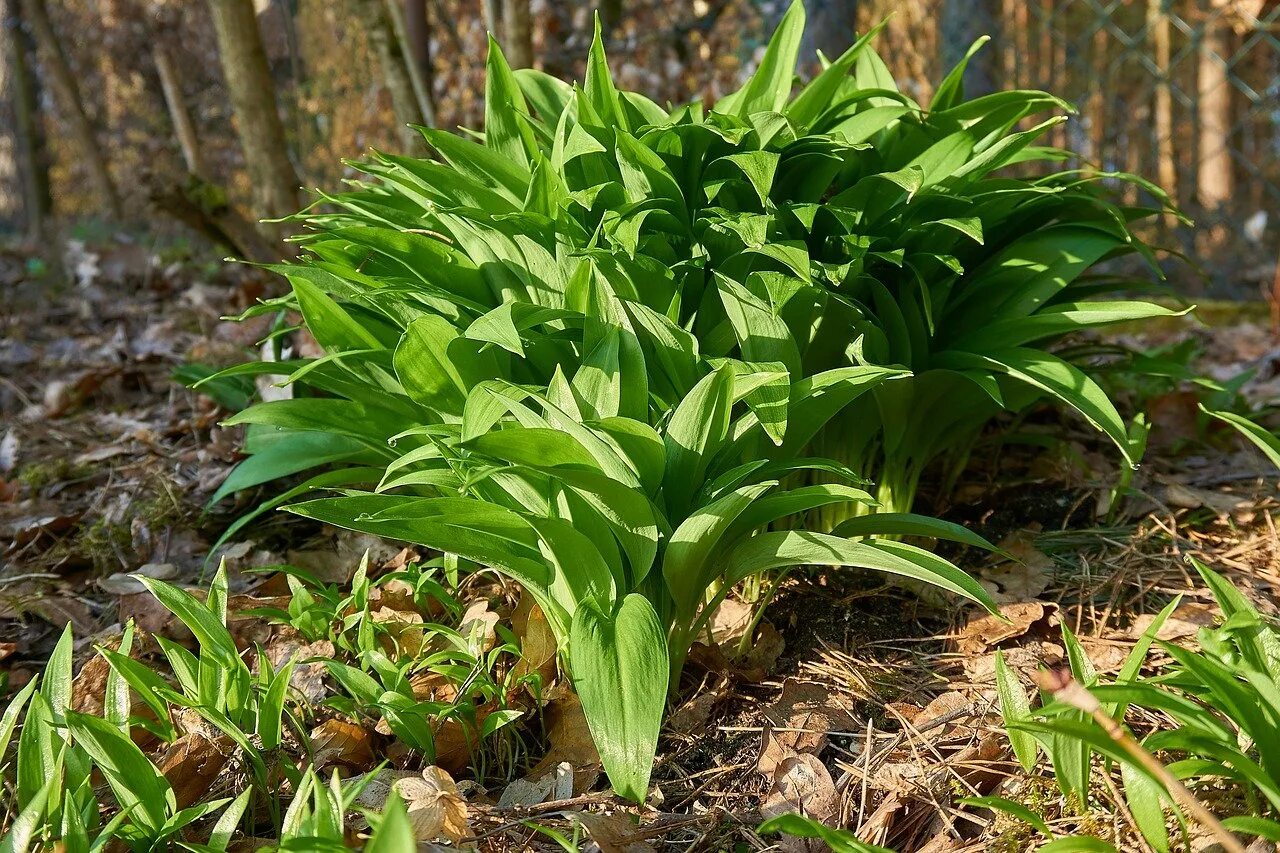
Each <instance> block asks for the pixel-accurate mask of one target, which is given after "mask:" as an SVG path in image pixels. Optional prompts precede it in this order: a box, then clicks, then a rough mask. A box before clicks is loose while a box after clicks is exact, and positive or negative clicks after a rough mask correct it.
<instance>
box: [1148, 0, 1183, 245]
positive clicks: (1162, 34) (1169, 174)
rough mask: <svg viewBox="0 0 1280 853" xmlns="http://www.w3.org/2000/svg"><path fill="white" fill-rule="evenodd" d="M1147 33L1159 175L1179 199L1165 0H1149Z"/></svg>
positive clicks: (1162, 181) (1170, 193)
mask: <svg viewBox="0 0 1280 853" xmlns="http://www.w3.org/2000/svg"><path fill="white" fill-rule="evenodd" d="M1147 35H1148V37H1149V38H1150V39H1151V53H1152V60H1153V61H1154V62H1155V64H1156V85H1155V103H1154V104H1153V105H1152V111H1153V113H1154V115H1153V121H1152V123H1151V124H1152V131H1153V132H1154V133H1155V136H1156V139H1155V143H1156V145H1155V148H1156V178H1157V180H1159V182H1160V186H1161V187H1162V188H1163V189H1164V190H1165V192H1167V193H1169V195H1170V197H1171V198H1173V199H1174V201H1177V198H1178V164H1177V160H1176V159H1174V158H1175V155H1174V153H1173V94H1172V92H1171V90H1170V88H1169V57H1170V52H1171V51H1170V47H1169V17H1168V15H1166V14H1165V11H1164V0H1147ZM1169 224H1172V222H1170V223H1169Z"/></svg>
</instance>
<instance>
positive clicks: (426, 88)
mask: <svg viewBox="0 0 1280 853" xmlns="http://www.w3.org/2000/svg"><path fill="white" fill-rule="evenodd" d="M402 2H403V0H385V3H386V8H387V20H389V21H390V22H391V34H392V36H394V45H395V52H396V53H397V54H398V55H399V59H400V64H401V65H403V66H404V69H405V73H406V74H407V75H408V77H409V83H410V85H411V87H412V90H413V98H414V100H415V101H416V102H417V104H418V113H419V115H420V116H421V121H420V122H419V124H423V125H426V126H427V127H434V126H435V123H436V106H435V103H434V102H433V101H432V99H431V84H430V82H429V78H428V77H427V76H426V75H424V74H423V73H422V66H421V64H419V63H418V61H417V59H416V58H415V56H414V53H413V48H412V46H411V45H412V42H411V41H410V40H409V25H408V24H407V23H405V18H404V7H403V6H402V5H401V3H402Z"/></svg>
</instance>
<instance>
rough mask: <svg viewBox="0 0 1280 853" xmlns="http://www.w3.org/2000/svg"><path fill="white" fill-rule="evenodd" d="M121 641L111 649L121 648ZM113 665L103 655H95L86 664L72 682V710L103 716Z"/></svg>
mask: <svg viewBox="0 0 1280 853" xmlns="http://www.w3.org/2000/svg"><path fill="white" fill-rule="evenodd" d="M119 645H120V644H119V641H117V642H116V643H114V644H113V645H112V646H111V648H113V649H115V648H119ZM110 674H111V664H109V663H107V659H106V658H104V657H103V656H102V655H94V656H93V657H91V658H89V659H88V660H87V661H85V662H84V666H82V667H80V672H79V673H77V674H76V677H75V680H74V681H72V682H71V710H73V711H75V712H76V713H79V714H92V715H94V716H96V717H100V716H102V708H103V702H104V701H105V697H106V694H107V676H108V675H110Z"/></svg>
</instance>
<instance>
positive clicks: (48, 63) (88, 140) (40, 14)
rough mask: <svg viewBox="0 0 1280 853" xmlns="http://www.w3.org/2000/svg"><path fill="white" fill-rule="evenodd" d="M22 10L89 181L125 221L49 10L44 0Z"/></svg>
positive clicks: (26, 3) (26, 2) (29, 1)
mask: <svg viewBox="0 0 1280 853" xmlns="http://www.w3.org/2000/svg"><path fill="white" fill-rule="evenodd" d="M22 10H23V13H24V14H25V16H26V20H27V24H28V25H29V26H30V27H31V32H32V35H33V36H34V37H35V41H36V44H37V46H38V47H39V51H40V58H41V62H42V64H43V67H44V69H45V71H46V72H47V73H48V75H49V83H50V85H51V86H52V88H53V91H54V94H55V95H56V96H57V98H58V100H59V101H60V102H61V106H62V109H63V110H64V111H65V112H66V120H67V126H68V129H69V130H70V131H71V139H72V142H73V144H74V145H75V147H76V149H77V151H78V153H79V155H80V158H81V160H82V161H83V163H84V165H85V168H86V169H88V170H89V178H90V180H92V181H93V184H94V189H95V190H97V192H98V195H99V197H100V200H101V203H102V208H103V210H104V212H105V213H107V214H108V215H109V216H111V218H113V219H116V220H119V219H121V218H123V211H122V209H121V205H120V194H119V193H118V192H117V191H116V185H115V182H114V181H112V179H111V172H110V170H109V169H108V167H107V158H106V156H105V155H104V154H103V148H102V146H100V145H99V144H98V141H97V138H96V137H95V135H94V132H93V125H92V124H91V123H90V121H89V116H88V114H87V113H86V112H85V109H84V102H83V101H82V100H81V99H80V85H79V83H78V81H77V80H76V77H75V74H73V73H72V71H71V66H70V65H69V64H68V63H67V57H66V55H65V54H63V52H62V45H61V43H60V42H59V41H58V36H57V34H56V33H55V32H54V31H53V24H52V22H51V21H50V20H49V10H48V9H47V8H45V5H44V0H23V3H22Z"/></svg>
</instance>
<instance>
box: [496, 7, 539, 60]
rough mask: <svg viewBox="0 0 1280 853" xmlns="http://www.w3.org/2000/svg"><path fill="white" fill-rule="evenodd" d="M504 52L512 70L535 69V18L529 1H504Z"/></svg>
mask: <svg viewBox="0 0 1280 853" xmlns="http://www.w3.org/2000/svg"><path fill="white" fill-rule="evenodd" d="M502 25H503V34H502V35H503V39H502V51H503V53H505V54H506V56H507V63H508V64H510V66H511V67H512V68H532V67H533V18H532V16H531V15H530V14H529V0H503V5H502Z"/></svg>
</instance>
